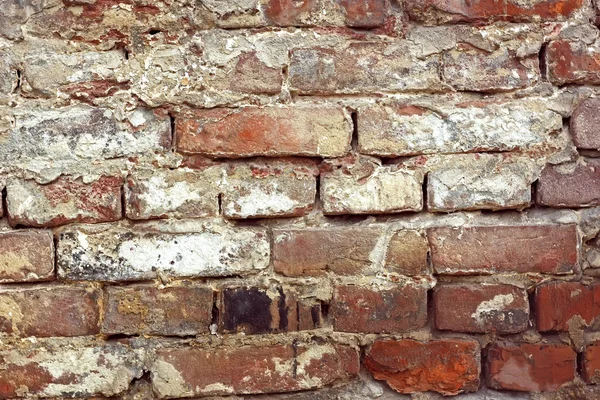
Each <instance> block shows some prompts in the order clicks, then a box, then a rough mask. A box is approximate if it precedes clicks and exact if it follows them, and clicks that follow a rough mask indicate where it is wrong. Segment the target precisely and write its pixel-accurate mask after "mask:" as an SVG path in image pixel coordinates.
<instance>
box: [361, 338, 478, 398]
mask: <svg viewBox="0 0 600 400" xmlns="http://www.w3.org/2000/svg"><path fill="white" fill-rule="evenodd" d="M479 352H480V349H479V344H478V343H477V342H476V341H474V340H451V339H447V340H432V341H429V342H417V341H414V340H409V339H405V340H377V341H375V343H373V345H372V346H371V348H370V349H369V350H368V351H367V354H366V358H365V362H364V363H365V366H366V367H367V369H368V370H369V371H370V372H371V373H372V374H373V377H374V378H375V379H377V380H384V381H386V382H387V383H388V385H390V387H391V388H392V389H394V390H396V391H397V392H400V393H415V392H425V391H434V392H438V393H441V394H444V395H456V394H458V393H462V392H474V391H477V389H478V387H479V374H480V371H481V366H480V355H479Z"/></svg>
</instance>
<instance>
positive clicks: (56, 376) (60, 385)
mask: <svg viewBox="0 0 600 400" xmlns="http://www.w3.org/2000/svg"><path fill="white" fill-rule="evenodd" d="M61 343H62V344H61ZM0 365H2V368H0V399H14V398H27V399H33V398H35V399H37V398H53V399H59V398H60V399H63V398H73V397H75V396H77V397H80V398H86V399H87V398H90V397H91V396H94V395H98V396H107V397H110V398H113V397H112V396H114V395H118V394H120V393H122V392H124V391H125V390H126V389H127V388H128V387H129V384H130V383H131V382H132V381H133V380H134V379H135V378H139V377H141V376H142V374H143V369H142V368H143V358H142V357H141V352H140V351H139V350H138V351H137V352H136V351H135V350H133V349H132V348H130V347H128V346H125V345H123V344H99V345H96V346H94V345H89V344H85V343H83V344H81V343H78V342H75V343H69V342H67V343H64V342H62V341H61V342H58V341H54V342H53V343H50V344H47V345H46V344H42V345H41V346H40V347H35V348H31V347H26V346H23V345H22V344H19V345H17V346H14V347H9V346H4V347H3V349H2V351H0ZM98 400H100V399H98Z"/></svg>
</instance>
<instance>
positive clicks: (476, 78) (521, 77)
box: [442, 44, 540, 92]
mask: <svg viewBox="0 0 600 400" xmlns="http://www.w3.org/2000/svg"><path fill="white" fill-rule="evenodd" d="M442 76H443V80H444V82H446V83H447V84H449V85H451V86H453V87H454V88H455V89H456V90H466V91H475V92H498V91H506V90H514V89H520V88H524V87H528V86H533V85H535V84H536V83H537V82H538V80H539V79H540V68H539V61H538V57H537V55H533V56H528V57H517V56H516V55H515V54H514V53H513V52H511V51H510V50H508V49H507V48H502V47H501V48H499V49H497V50H496V51H494V52H492V53H489V52H487V51H483V50H480V49H477V48H475V47H473V46H471V45H467V44H462V45H459V46H457V47H456V48H454V49H453V50H450V51H446V52H444V54H443V56H442Z"/></svg>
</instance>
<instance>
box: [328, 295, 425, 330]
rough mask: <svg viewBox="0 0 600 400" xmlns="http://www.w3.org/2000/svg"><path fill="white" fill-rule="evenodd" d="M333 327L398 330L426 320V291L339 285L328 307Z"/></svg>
mask: <svg viewBox="0 0 600 400" xmlns="http://www.w3.org/2000/svg"><path fill="white" fill-rule="evenodd" d="M329 313H330V315H331V316H332V319H333V329H334V330H336V331H341V332H365V333H396V332H403V331H408V330H413V329H419V328H422V327H423V326H424V325H425V324H426V323H427V290H426V289H424V288H422V287H416V286H409V285H406V286H398V287H395V288H393V289H385V290H384V289H382V290H374V289H372V288H370V287H360V286H354V285H345V286H336V288H335V290H334V293H333V301H332V303H331V305H330V308H329Z"/></svg>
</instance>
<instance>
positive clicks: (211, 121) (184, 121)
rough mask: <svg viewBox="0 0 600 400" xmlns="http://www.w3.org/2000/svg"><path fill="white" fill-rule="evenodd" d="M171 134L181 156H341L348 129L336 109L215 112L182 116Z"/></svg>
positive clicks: (349, 133) (346, 145)
mask: <svg viewBox="0 0 600 400" xmlns="http://www.w3.org/2000/svg"><path fill="white" fill-rule="evenodd" d="M175 134H176V141H177V149H178V150H179V151H181V152H182V153H189V154H204V155H207V156H210V157H230V158H236V157H251V156H259V155H263V156H286V155H303V156H319V157H339V156H342V155H344V154H346V153H347V152H348V150H350V139H351V136H352V126H351V124H350V119H349V116H347V115H346V114H345V112H344V110H343V109H342V108H340V107H332V106H321V107H290V106H281V107H275V106H273V107H244V108H239V109H226V108H216V109H208V110H195V111H187V112H184V113H182V114H181V115H180V116H179V117H177V118H176V120H175Z"/></svg>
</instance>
